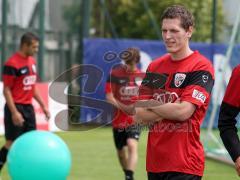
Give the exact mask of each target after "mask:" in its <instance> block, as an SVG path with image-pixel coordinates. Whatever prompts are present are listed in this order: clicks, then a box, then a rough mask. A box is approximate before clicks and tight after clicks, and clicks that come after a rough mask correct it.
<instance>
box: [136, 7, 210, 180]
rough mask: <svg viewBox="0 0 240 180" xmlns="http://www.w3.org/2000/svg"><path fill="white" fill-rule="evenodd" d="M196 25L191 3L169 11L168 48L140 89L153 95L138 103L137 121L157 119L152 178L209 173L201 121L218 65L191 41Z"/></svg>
mask: <svg viewBox="0 0 240 180" xmlns="http://www.w3.org/2000/svg"><path fill="white" fill-rule="evenodd" d="M193 27H194V18H193V15H192V14H191V13H190V12H189V11H188V10H187V9H186V8H185V7H183V6H180V5H174V6H170V7H168V8H167V9H166V10H165V11H164V12H163V15H162V37H163V42H164V44H165V46H166V49H167V52H168V54H166V55H164V56H162V57H159V58H157V59H156V60H154V61H153V62H152V63H151V64H150V65H149V67H148V69H147V73H146V76H145V78H144V80H143V82H142V85H141V87H140V90H139V94H140V96H141V95H142V96H143V95H145V96H146V97H151V98H150V100H149V104H146V106H145V107H136V108H135V110H136V112H137V113H136V115H135V119H136V121H137V122H138V121H140V122H144V123H145V124H152V125H151V128H150V130H149V135H148V145H147V158H146V159H147V163H146V168H147V172H148V179H149V180H160V179H163V180H165V179H168V180H176V179H181V180H190V179H191V180H198V179H201V177H202V176H203V171H204V150H203V146H202V144H201V142H200V125H201V123H202V121H203V119H204V116H205V114H206V111H207V107H208V104H209V101H210V93H211V90H212V87H213V84H214V70H213V66H212V64H211V62H210V61H209V60H208V59H207V58H205V57H204V56H203V55H201V54H200V53H199V52H198V51H193V50H191V49H190V47H189V41H190V39H191V36H192V33H193ZM163 77H165V78H163ZM153 102H156V105H155V106H153V105H152V104H154V103H153ZM157 103H160V104H162V105H157Z"/></svg>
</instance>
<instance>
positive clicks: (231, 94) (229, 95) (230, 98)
mask: <svg viewBox="0 0 240 180" xmlns="http://www.w3.org/2000/svg"><path fill="white" fill-rule="evenodd" d="M239 82H240V66H237V67H236V68H234V70H233V72H232V75H231V78H230V80H229V83H228V86H227V89H226V92H225V95H224V98H223V102H225V103H228V104H230V105H232V106H234V107H238V108H239V107H240V94H239V92H240V85H239Z"/></svg>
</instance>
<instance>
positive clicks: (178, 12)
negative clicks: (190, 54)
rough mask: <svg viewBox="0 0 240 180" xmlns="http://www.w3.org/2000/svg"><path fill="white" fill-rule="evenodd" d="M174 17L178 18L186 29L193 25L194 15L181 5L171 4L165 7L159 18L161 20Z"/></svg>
mask: <svg viewBox="0 0 240 180" xmlns="http://www.w3.org/2000/svg"><path fill="white" fill-rule="evenodd" d="M175 18H179V19H180V21H181V26H182V27H183V28H184V29H185V30H188V29H189V27H191V26H193V27H194V17H193V15H192V13H191V12H190V11H188V10H187V8H185V7H184V6H182V5H173V6H169V7H168V8H166V9H165V11H164V12H163V15H162V17H161V20H162V21H163V20H164V19H175Z"/></svg>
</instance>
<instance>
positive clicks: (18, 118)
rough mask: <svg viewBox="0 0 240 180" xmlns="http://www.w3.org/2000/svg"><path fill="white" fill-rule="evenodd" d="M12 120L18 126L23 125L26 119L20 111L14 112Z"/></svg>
mask: <svg viewBox="0 0 240 180" xmlns="http://www.w3.org/2000/svg"><path fill="white" fill-rule="evenodd" d="M12 121H13V124H14V125H16V126H20V127H21V126H23V123H24V119H23V117H22V114H21V113H19V112H18V111H17V112H15V113H13V114H12Z"/></svg>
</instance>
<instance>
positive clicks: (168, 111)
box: [148, 102, 196, 121]
mask: <svg viewBox="0 0 240 180" xmlns="http://www.w3.org/2000/svg"><path fill="white" fill-rule="evenodd" d="M148 109H149V110H151V111H153V112H155V113H156V114H158V115H159V116H160V117H163V118H164V119H168V120H176V121H185V120H187V119H189V118H190V117H191V116H192V114H193V113H194V111H195V109H196V107H195V106H194V105H193V104H191V103H189V102H181V103H166V104H163V105H160V106H156V107H149V108H148Z"/></svg>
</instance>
